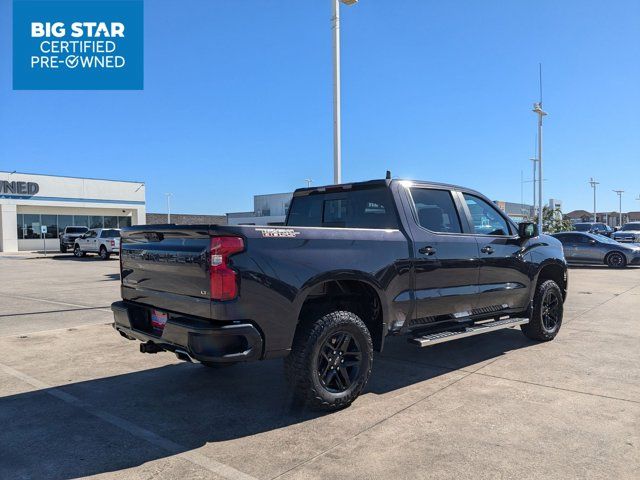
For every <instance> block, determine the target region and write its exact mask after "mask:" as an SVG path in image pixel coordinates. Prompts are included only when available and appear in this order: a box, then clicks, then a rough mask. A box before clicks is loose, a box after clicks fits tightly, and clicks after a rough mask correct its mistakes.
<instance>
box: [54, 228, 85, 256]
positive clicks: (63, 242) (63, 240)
mask: <svg viewBox="0 0 640 480" xmlns="http://www.w3.org/2000/svg"><path fill="white" fill-rule="evenodd" d="M88 230H89V229H88V228H87V227H79V226H75V227H64V230H63V231H62V232H60V235H59V238H60V251H61V252H62V253H66V252H67V250H68V249H73V245H74V244H75V242H76V239H77V238H78V237H80V236H81V235H83V234H85V233H87V231H88Z"/></svg>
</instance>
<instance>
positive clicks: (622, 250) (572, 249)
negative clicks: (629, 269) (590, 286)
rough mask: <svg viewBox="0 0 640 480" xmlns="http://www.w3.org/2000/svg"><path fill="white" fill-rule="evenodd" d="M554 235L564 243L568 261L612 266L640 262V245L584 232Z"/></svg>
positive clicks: (618, 266)
mask: <svg viewBox="0 0 640 480" xmlns="http://www.w3.org/2000/svg"><path fill="white" fill-rule="evenodd" d="M553 236H554V237H556V238H557V239H558V240H560V243H562V247H563V248H564V256H565V258H566V259H567V262H568V263H583V264H595V265H603V264H604V265H608V266H609V267H612V268H623V267H626V266H627V265H638V264H640V247H636V246H632V245H623V244H621V243H620V242H617V241H615V240H612V239H610V238H608V237H604V236H602V235H594V234H591V233H584V232H562V233H556V234H554V235H553Z"/></svg>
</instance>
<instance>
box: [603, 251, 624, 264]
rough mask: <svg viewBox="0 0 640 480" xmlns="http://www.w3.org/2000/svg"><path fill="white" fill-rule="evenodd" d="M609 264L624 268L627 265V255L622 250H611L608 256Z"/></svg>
mask: <svg viewBox="0 0 640 480" xmlns="http://www.w3.org/2000/svg"><path fill="white" fill-rule="evenodd" d="M607 266H609V267H610V268H624V267H626V266H627V257H625V256H624V255H623V254H622V253H620V252H611V253H610V254H609V255H608V256H607Z"/></svg>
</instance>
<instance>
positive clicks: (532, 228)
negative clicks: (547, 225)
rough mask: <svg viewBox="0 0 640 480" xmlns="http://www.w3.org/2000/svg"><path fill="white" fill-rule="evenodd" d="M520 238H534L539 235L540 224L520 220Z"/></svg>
mask: <svg viewBox="0 0 640 480" xmlns="http://www.w3.org/2000/svg"><path fill="white" fill-rule="evenodd" d="M518 235H519V236H520V238H533V237H537V236H538V225H536V224H535V223H533V222H520V223H519V224H518Z"/></svg>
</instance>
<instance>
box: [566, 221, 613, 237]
mask: <svg viewBox="0 0 640 480" xmlns="http://www.w3.org/2000/svg"><path fill="white" fill-rule="evenodd" d="M573 228H574V230H575V231H576V232H589V233H596V234H598V235H604V236H606V237H610V236H611V235H612V234H613V232H614V230H613V228H611V227H610V226H609V225H607V224H606V223H601V222H583V223H576V224H575V225H574V226H573Z"/></svg>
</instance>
